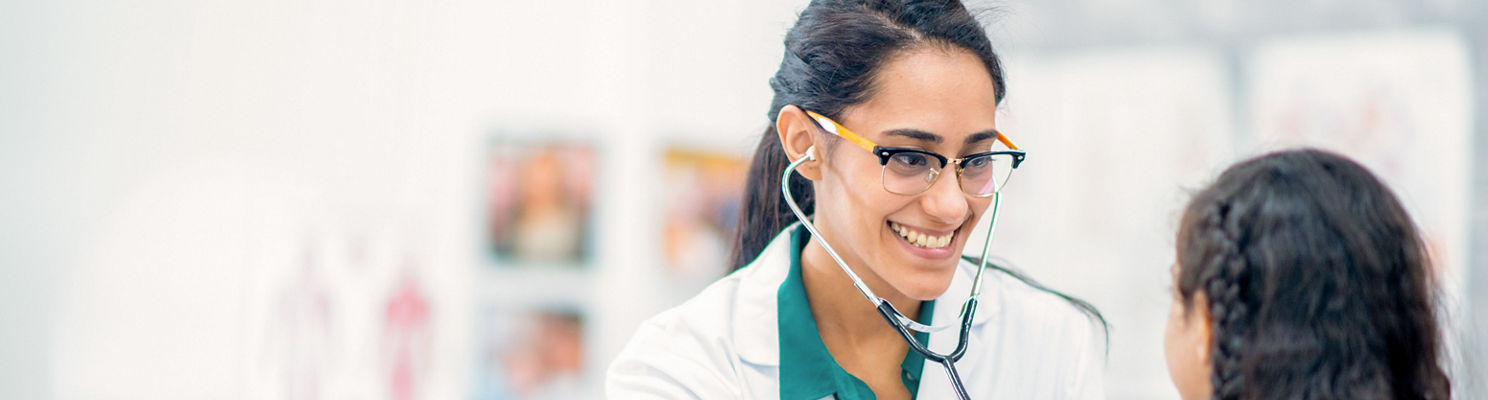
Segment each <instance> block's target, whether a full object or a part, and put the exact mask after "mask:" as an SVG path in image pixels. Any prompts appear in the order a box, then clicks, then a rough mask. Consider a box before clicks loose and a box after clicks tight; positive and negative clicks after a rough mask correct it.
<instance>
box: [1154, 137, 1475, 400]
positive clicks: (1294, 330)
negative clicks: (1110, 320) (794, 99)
mask: <svg viewBox="0 0 1488 400" xmlns="http://www.w3.org/2000/svg"><path fill="white" fill-rule="evenodd" d="M1177 247H1178V248H1177V257H1178V260H1177V263H1176V264H1175V265H1174V266H1173V286H1174V288H1175V289H1176V290H1174V291H1173V305H1172V308H1171V312H1170V316H1169V319H1168V328H1167V332H1166V334H1165V335H1164V336H1165V338H1164V340H1165V350H1166V353H1167V363H1168V373H1169V375H1170V376H1171V378H1172V379H1173V383H1174V384H1176V385H1177V387H1178V392H1179V394H1180V395H1181V396H1182V397H1183V398H1184V399H1186V400H1194V399H1208V398H1213V399H1219V400H1231V399H1447V398H1450V396H1451V389H1450V388H1449V384H1448V380H1447V377H1446V374H1445V373H1444V372H1443V370H1442V368H1441V366H1440V364H1441V358H1442V357H1443V356H1442V353H1441V351H1442V350H1441V348H1442V338H1441V333H1440V328H1439V323H1438V321H1437V318H1436V315H1435V314H1434V312H1433V311H1434V307H1435V305H1436V297H1435V292H1434V290H1435V289H1434V283H1433V282H1432V278H1431V271H1430V265H1429V260H1428V257H1427V254H1426V251H1425V249H1424V248H1423V246H1422V243H1421V239H1420V237H1419V235H1418V234H1417V232H1416V229H1415V227H1414V225H1413V224H1412V222H1411V219H1410V216H1409V215H1407V214H1406V213H1405V209H1404V208H1402V207H1401V205H1400V202H1399V201H1398V200H1397V199H1396V198H1395V196H1394V195H1393V194H1392V193H1391V192H1390V190H1389V189H1388V188H1386V187H1385V186H1384V185H1383V184H1382V183H1381V182H1380V181H1379V180H1378V179H1376V178H1375V177H1374V176H1373V175H1371V174H1370V173H1369V171H1367V170H1365V169H1364V168H1363V167H1362V166H1360V165H1359V164H1356V163H1354V162H1353V161H1351V160H1349V159H1347V158H1344V157H1343V156H1340V155H1337V154H1333V153H1329V152H1324V151H1318V150H1310V149H1305V150H1293V151H1283V152H1277V153H1271V154H1267V155H1264V156H1261V157H1257V158H1253V159H1250V160H1247V161H1245V162H1242V163H1240V164H1237V165H1235V166H1232V167H1230V168H1229V169H1228V170H1225V172H1224V173H1222V174H1220V176H1219V179H1218V180H1216V181H1215V182H1214V183H1213V184H1211V185H1209V187H1207V188H1205V189H1204V190H1202V191H1200V192H1199V193H1198V194H1197V195H1195V196H1194V198H1193V200H1192V201H1191V202H1190V203H1189V205H1188V208H1187V209H1186V210H1185V212H1184V214H1183V218H1182V220H1181V222H1180V226H1179V229H1178V237H1177Z"/></svg>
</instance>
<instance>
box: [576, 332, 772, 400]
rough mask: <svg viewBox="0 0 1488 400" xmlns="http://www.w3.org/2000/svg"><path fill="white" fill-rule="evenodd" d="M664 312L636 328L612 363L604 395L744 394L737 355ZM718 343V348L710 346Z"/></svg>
mask: <svg viewBox="0 0 1488 400" xmlns="http://www.w3.org/2000/svg"><path fill="white" fill-rule="evenodd" d="M674 315H675V314H673V313H664V314H662V315H659V316H657V317H656V318H653V319H651V320H649V321H646V322H645V323H643V324H642V325H641V327H640V328H638V329H637V330H636V334H635V337H633V338H632V339H631V341H630V343H629V344H627V345H626V346H625V349H624V350H622V351H621V352H620V355H619V356H618V357H616V359H615V361H614V363H612V364H610V368H609V371H608V372H607V374H606V377H605V395H606V397H608V398H610V399H734V398H740V397H741V396H742V392H741V391H740V388H739V382H737V379H735V377H737V376H738V374H737V371H736V369H737V368H738V361H737V358H736V357H730V356H729V355H728V352H727V349H722V348H718V346H717V344H718V343H720V341H718V340H712V339H710V338H709V337H708V335H701V334H699V333H700V332H698V330H697V329H691V327H689V326H688V324H686V323H685V322H684V321H681V320H679V319H676V318H673V316H674ZM709 343H713V344H714V345H711V346H710V345H709Z"/></svg>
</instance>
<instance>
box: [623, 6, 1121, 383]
mask: <svg viewBox="0 0 1488 400" xmlns="http://www.w3.org/2000/svg"><path fill="white" fill-rule="evenodd" d="M785 48H786V52H785V55H784V58H783V60H782V62H781V65H780V69H779V70H778V71H777V72H776V75H775V77H774V78H773V79H771V81H770V84H771V87H772V88H773V89H774V91H775V97H774V100H773V101H772V103H771V105H770V110H769V113H768V116H769V118H770V121H771V122H772V124H770V126H769V128H768V129H767V131H766V132H765V134H764V135H763V136H762V137H761V138H760V144H759V147H758V149H757V150H756V153H755V157H754V160H753V162H752V164H751V167H750V173H749V174H750V179H749V180H748V182H749V183H748V184H749V187H748V188H747V189H746V190H745V193H746V195H745V199H744V202H743V212H742V214H741V217H740V224H739V231H738V241H737V242H736V247H735V251H734V262H735V265H736V266H740V267H739V269H738V270H736V271H735V272H734V273H733V274H731V275H729V276H728V277H725V278H724V279H722V280H720V281H718V282H716V283H714V284H713V285H711V286H709V287H708V288H707V289H706V290H704V291H703V292H702V293H701V294H699V295H698V296H697V297H694V298H693V299H691V300H689V301H687V302H686V303H684V304H682V305H681V306H678V307H677V308H674V309H672V310H669V311H666V312H664V313H662V314H661V315H658V316H656V317H654V318H652V319H651V320H649V321H647V322H646V323H645V324H643V325H642V326H641V327H640V329H639V330H638V331H637V332H636V334H635V337H634V338H633V339H632V341H631V343H630V344H629V345H628V346H626V348H625V350H624V351H623V352H622V353H621V354H620V356H619V357H618V358H617V359H616V361H615V362H614V364H613V365H612V366H611V367H610V371H609V376H608V377H607V381H608V383H607V392H608V394H609V395H610V396H611V397H615V398H636V397H647V398H656V397H661V398H785V399H801V398H807V399H816V398H824V397H835V398H894V399H902V398H916V397H920V398H930V399H942V398H953V397H956V398H963V399H964V398H970V397H976V398H1039V399H1064V398H1080V399H1085V398H1101V397H1102V396H1103V395H1102V393H1101V365H1103V357H1102V349H1103V347H1102V345H1101V344H1100V343H1101V334H1100V330H1099V327H1101V326H1103V320H1102V319H1101V318H1100V316H1099V313H1097V312H1095V311H1094V308H1093V307H1090V306H1089V305H1088V304H1086V303H1084V302H1081V301H1079V300H1074V299H1072V298H1069V297H1068V296H1064V295H1062V294H1059V293H1057V292H1053V291H1050V290H1047V289H1045V288H1043V287H1042V286H1038V285H1037V284H1034V283H1032V281H1029V280H1027V279H1024V278H1022V277H1021V276H1019V275H1016V274H1013V273H1011V272H1008V271H1006V270H1004V269H1002V268H998V267H995V266H994V267H991V268H988V267H987V266H986V264H985V263H983V262H980V261H978V262H972V261H970V260H968V259H966V258H965V257H963V256H961V253H962V252H963V250H964V249H965V247H966V243H967V241H968V240H972V238H971V237H970V235H971V232H972V230H973V229H972V228H973V227H975V226H976V224H977V223H978V222H979V221H981V220H982V219H983V217H984V216H988V215H990V217H988V219H991V220H992V221H993V223H994V224H995V219H996V213H997V206H996V204H997V198H998V197H997V196H998V195H999V194H1000V192H1001V191H1002V190H1003V189H1004V188H1005V186H1006V183H1007V182H1008V178H1009V176H1010V175H1011V174H1012V173H1013V170H1014V169H1015V168H1016V167H1018V166H1019V165H1020V164H1021V163H1022V161H1023V160H1024V158H1025V157H1026V154H1025V153H1024V152H1023V151H1022V150H1020V149H1019V148H1018V147H1017V145H1015V144H1013V141H1012V139H1010V138H1009V137H1008V135H1005V134H1003V133H1002V132H1000V131H998V129H997V108H998V105H999V103H1000V102H1001V100H1002V98H1003V96H1004V89H1005V85H1004V81H1003V73H1002V67H1001V63H1000V61H999V59H998V57H997V55H996V53H994V52H993V50H992V45H991V42H990V41H989V40H988V38H987V35H986V33H985V31H984V30H983V28H982V27H981V25H980V24H979V23H978V22H977V21H976V19H975V18H974V17H973V16H972V15H971V13H969V12H968V11H967V10H966V8H965V7H964V6H963V5H962V4H961V3H960V2H958V1H947V0H942V1H903V0H900V1H887V0H883V1H873V0H868V1H826V0H823V1H813V2H812V3H811V4H810V5H809V6H807V8H806V9H805V10H804V11H803V12H802V13H801V16H800V19H799V20H798V21H797V23H796V25H795V26H794V27H793V28H792V29H791V31H790V32H789V33H788V34H787V36H786V39H785ZM844 143H846V144H849V146H843V145H842V144H844ZM792 171H793V172H794V173H793V174H792ZM947 175H949V177H947ZM782 182H784V184H782ZM782 192H784V194H785V195H786V196H790V197H789V199H790V200H791V201H786V200H787V197H785V196H782ZM797 204H799V207H796V206H797ZM808 215H809V216H808ZM797 219H800V220H801V221H800V223H797V221H796V220H797ZM808 219H809V221H807V220H808ZM813 238H814V239H815V240H813ZM983 239H985V240H990V236H988V237H985V238H977V240H983ZM984 258H985V257H984ZM987 270H993V271H996V272H994V273H990V274H989V273H984V272H985V271H987ZM984 279H985V282H984ZM962 293H971V297H970V298H969V299H968V298H965V297H961V296H962ZM979 294H984V295H982V296H980V298H979V297H978V295H979ZM865 296H866V297H867V301H865V299H864V297H865ZM963 301H964V302H963ZM886 322H887V323H886ZM953 327H954V328H957V329H949V328H953ZM911 349H913V350H914V351H910V350H911ZM968 349H969V350H968ZM932 350H933V351H932ZM927 360H928V361H930V362H933V363H940V365H941V366H943V367H944V368H943V369H942V368H938V367H930V368H927V367H926V365H925V364H926V361H927ZM1012 366H1016V367H1012Z"/></svg>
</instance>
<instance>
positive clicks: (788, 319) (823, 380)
mask: <svg viewBox="0 0 1488 400" xmlns="http://www.w3.org/2000/svg"><path fill="white" fill-rule="evenodd" d="M810 240H811V233H810V232H808V231H806V230H805V229H801V228H800V227H797V228H796V229H795V231H794V232H792V233H791V252H790V255H791V259H790V272H789V273H788V274H787V275H786V277H785V281H784V282H781V284H780V291H779V293H778V294H777V295H776V296H777V298H778V299H779V304H778V306H777V307H778V308H777V310H776V311H777V314H776V315H777V318H779V323H778V324H777V326H778V327H779V328H777V329H778V330H779V333H780V398H781V399H820V398H823V397H827V396H836V398H838V399H873V398H875V397H874V395H873V391H872V390H871V389H869V388H868V384H865V383H863V381H862V380H859V379H858V378H857V377H855V376H852V374H849V373H847V371H846V370H844V369H842V366H840V365H837V361H836V360H834V359H832V353H830V352H828V351H827V345H826V344H824V343H822V340H821V335H820V333H818V332H817V329H816V318H815V317H814V316H813V315H812V314H811V304H810V302H809V301H808V300H807V299H806V286H805V285H804V284H803V283H802V281H801V250H802V249H804V248H805V247H806V243H807V242H808V241H810ZM865 301H866V300H865ZM934 311H935V301H934V300H930V301H923V302H920V318H919V319H920V321H919V322H920V323H922V324H929V323H930V321H931V320H932V317H933V316H932V315H931V314H932V313H934ZM929 336H930V335H929V334H928V333H925V332H915V339H917V340H919V341H920V343H927V342H926V340H927V339H928V338H929ZM924 366H925V357H924V356H921V355H920V353H916V352H914V351H913V350H911V351H908V352H907V354H905V355H904V362H903V363H900V367H901V368H902V370H903V374H900V378H901V379H902V380H903V381H904V387H905V388H907V389H909V394H910V398H914V397H916V396H917V395H918V393H917V392H919V389H920V374H921V372H922V371H923V369H924Z"/></svg>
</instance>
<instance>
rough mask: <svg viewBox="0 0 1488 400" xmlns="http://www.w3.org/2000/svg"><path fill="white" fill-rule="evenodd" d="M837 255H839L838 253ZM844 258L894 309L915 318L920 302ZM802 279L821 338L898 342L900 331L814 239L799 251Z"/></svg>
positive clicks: (858, 263)
mask: <svg viewBox="0 0 1488 400" xmlns="http://www.w3.org/2000/svg"><path fill="white" fill-rule="evenodd" d="M839 255H842V254H840V253H839ZM843 261H846V262H847V263H848V266H849V267H853V266H857V267H855V268H853V272H856V273H857V274H858V277H859V278H861V279H862V280H863V282H864V283H865V284H867V285H868V288H869V289H872V290H873V293H874V294H875V295H878V296H879V297H882V298H884V299H886V300H888V301H889V303H890V304H893V305H894V308H896V309H898V310H899V312H901V313H903V314H904V316H906V317H909V318H911V319H918V317H919V312H920V301H919V300H915V299H911V298H909V297H908V296H905V295H904V294H902V293H900V292H899V291H898V290H894V288H893V287H892V286H890V285H888V284H887V282H884V281H883V280H882V279H881V278H879V276H878V275H877V274H875V273H873V271H871V270H869V269H868V268H864V267H862V262H861V260H859V259H857V258H856V257H850V256H848V255H843ZM801 280H802V283H803V284H804V285H805V287H806V298H807V300H809V301H810V302H811V314H812V315H813V316H814V317H815V320H816V325H817V329H818V330H819V331H820V333H821V335H822V339H823V340H826V339H828V336H836V337H835V338H834V339H845V340H846V341H847V342H849V343H854V344H860V343H873V342H878V341H899V340H900V339H899V333H898V332H896V331H895V330H894V329H893V328H892V327H891V326H889V325H888V324H887V323H885V321H884V319H883V317H882V316H881V315H879V313H878V310H876V309H875V308H874V307H873V303H871V302H869V301H868V299H866V298H864V297H863V294H862V293H861V292H859V291H858V289H857V288H856V287H854V286H853V282H852V278H849V277H848V276H847V273H845V272H843V271H842V268H841V267H839V266H838V265H837V263H836V261H833V260H832V256H831V255H829V254H827V251H826V248H824V247H822V246H821V244H820V243H818V242H817V241H816V240H812V241H811V242H809V243H807V244H806V247H805V248H804V249H802V250H801Z"/></svg>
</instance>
